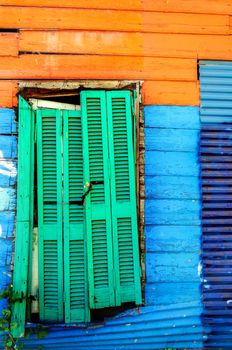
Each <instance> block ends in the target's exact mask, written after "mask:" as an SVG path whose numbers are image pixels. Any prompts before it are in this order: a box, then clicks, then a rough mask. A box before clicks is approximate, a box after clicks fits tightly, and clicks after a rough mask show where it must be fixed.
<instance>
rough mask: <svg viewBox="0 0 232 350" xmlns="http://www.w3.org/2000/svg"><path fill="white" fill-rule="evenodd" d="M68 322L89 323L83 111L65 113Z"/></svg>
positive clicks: (65, 285) (65, 267)
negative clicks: (83, 198) (84, 205)
mask: <svg viewBox="0 0 232 350" xmlns="http://www.w3.org/2000/svg"><path fill="white" fill-rule="evenodd" d="M63 126H64V128H63V135H64V157H63V159H64V282H65V283H64V289H65V322H66V323H72V322H84V321H89V316H90V315H89V309H88V289H87V287H88V286H87V262H86V239H85V233H84V209H83V205H81V204H80V203H78V201H80V200H81V198H82V195H83V149H82V130H81V115H80V111H67V110H66V111H63Z"/></svg>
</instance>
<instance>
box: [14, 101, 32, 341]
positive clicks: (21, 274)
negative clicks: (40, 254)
mask: <svg viewBox="0 0 232 350" xmlns="http://www.w3.org/2000/svg"><path fill="white" fill-rule="evenodd" d="M18 128H19V130H18V133H19V140H18V189H17V222H16V241H15V254H14V275H13V291H14V293H15V294H16V295H19V296H20V297H23V299H22V302H17V301H16V302H15V303H14V305H13V315H12V321H13V322H16V323H17V325H18V326H17V328H15V329H12V334H13V336H14V337H15V338H17V337H20V336H22V335H23V334H24V325H25V317H26V296H27V283H28V270H29V265H30V261H29V256H30V254H29V248H30V245H29V242H30V240H31V236H32V230H33V208H34V196H33V193H34V112H33V111H32V109H31V107H30V105H29V104H28V103H27V102H26V101H25V100H24V99H23V98H22V97H21V96H19V126H18Z"/></svg>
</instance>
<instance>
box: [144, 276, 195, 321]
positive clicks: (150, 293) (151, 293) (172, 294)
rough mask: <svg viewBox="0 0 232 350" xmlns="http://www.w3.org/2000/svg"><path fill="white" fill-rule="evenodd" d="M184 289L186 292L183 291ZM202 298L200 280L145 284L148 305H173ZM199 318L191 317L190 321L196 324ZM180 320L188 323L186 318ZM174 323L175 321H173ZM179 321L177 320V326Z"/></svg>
mask: <svg viewBox="0 0 232 350" xmlns="http://www.w3.org/2000/svg"><path fill="white" fill-rule="evenodd" d="M183 291H184V293H183ZM200 298H201V289H200V288H199V283H198V282H195V283H194V282H192V281H191V282H187V283H186V282H184V281H181V282H179V283H177V282H176V283H172V282H170V283H167V282H163V283H147V284H146V286H145V300H146V305H156V306H157V305H162V304H163V305H173V304H175V303H176V302H177V300H178V302H179V303H182V302H192V301H194V300H195V301H199V300H200ZM197 319H199V317H198V316H197V317H196V320H194V318H193V319H192V318H191V319H190V320H189V321H190V322H191V323H192V324H195V323H196V322H197ZM167 322H169V321H168V320H165V326H166V325H167ZM179 322H181V323H183V325H186V322H187V320H186V318H184V319H183V320H179V321H178V324H179ZM172 325H173V322H172ZM176 325H177V323H176V322H175V326H176Z"/></svg>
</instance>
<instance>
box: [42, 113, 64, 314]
mask: <svg viewBox="0 0 232 350" xmlns="http://www.w3.org/2000/svg"><path fill="white" fill-rule="evenodd" d="M36 114H37V165H38V167H37V169H38V170H37V176H38V249H39V251H38V254H39V309H40V319H41V320H42V321H62V320H63V242H62V167H61V165H62V162H61V133H62V124H61V114H60V111H58V110H52V109H43V110H38V111H37V113H36Z"/></svg>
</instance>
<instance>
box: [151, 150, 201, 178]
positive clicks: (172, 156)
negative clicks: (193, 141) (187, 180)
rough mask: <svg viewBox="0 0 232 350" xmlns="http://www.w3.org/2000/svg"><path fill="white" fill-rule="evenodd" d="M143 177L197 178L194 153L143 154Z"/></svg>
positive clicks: (195, 154)
mask: <svg viewBox="0 0 232 350" xmlns="http://www.w3.org/2000/svg"><path fill="white" fill-rule="evenodd" d="M145 175H171V176H176V175H181V176H197V177H198V176H199V165H198V163H197V153H196V152H193V153H191V152H160V151H146V152H145Z"/></svg>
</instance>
